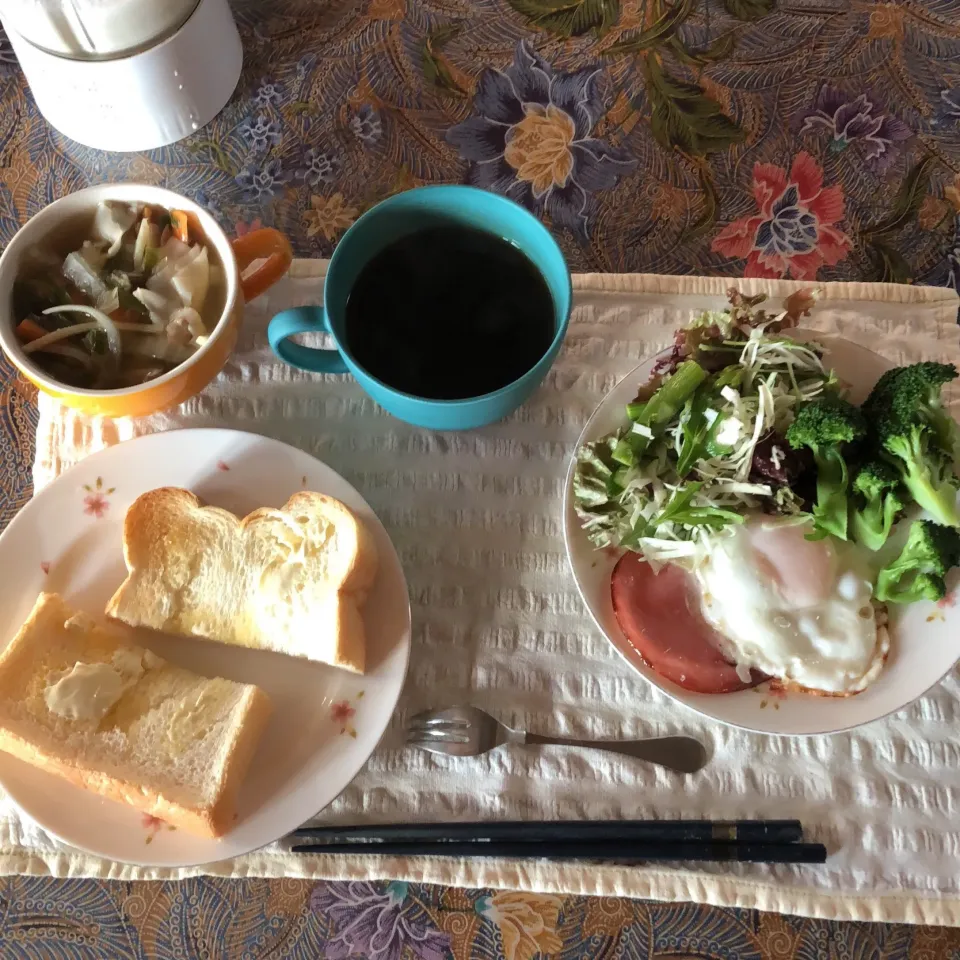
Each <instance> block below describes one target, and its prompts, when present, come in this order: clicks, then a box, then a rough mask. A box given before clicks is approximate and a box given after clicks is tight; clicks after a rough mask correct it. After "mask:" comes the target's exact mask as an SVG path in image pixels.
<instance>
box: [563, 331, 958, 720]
mask: <svg viewBox="0 0 960 960" xmlns="http://www.w3.org/2000/svg"><path fill="white" fill-rule="evenodd" d="M793 335H794V336H795V337H796V338H797V339H806V338H810V339H816V340H818V341H819V342H820V343H822V344H823V345H824V347H826V350H827V352H826V355H825V357H824V364H825V365H826V366H827V367H828V368H833V369H834V370H835V371H836V373H837V375H838V377H840V379H841V380H844V381H846V382H847V383H848V384H849V385H850V393H849V396H850V398H851V399H852V400H853V402H854V403H861V402H862V401H863V400H864V399H865V398H866V396H867V394H868V393H869V392H870V389H871V388H872V387H873V384H874V383H875V382H876V381H877V379H878V378H879V376H880V375H881V374H882V373H883V372H884V371H885V370H887V369H889V368H890V367H891V366H892V364H890V363H889V362H888V361H886V360H885V359H884V358H883V357H881V356H879V355H877V354H875V353H873V352H872V351H870V350H867V349H866V348H864V347H861V346H859V345H857V344H855V343H851V342H850V341H849V340H843V339H840V338H837V337H827V336H822V335H816V334H812V333H801V332H800V331H795V332H794V334H793ZM657 359H658V358H657V357H654V358H652V359H650V360H648V361H647V362H646V363H642V364H641V365H640V366H639V367H637V368H636V369H635V370H633V371H631V372H630V373H628V374H627V376H626V377H624V378H623V380H621V381H620V383H618V384H617V386H616V387H615V388H614V389H613V390H611V391H610V393H608V394H607V395H606V396H605V397H604V398H603V400H602V401H601V403H600V405H599V406H598V407H597V409H596V410H595V411H594V413H593V415H592V416H591V417H590V420H589V421H588V422H587V425H586V427H584V430H583V433H582V434H581V435H580V440H579V442H578V444H577V446H578V447H579V446H580V445H581V444H583V443H587V442H589V441H592V440H597V439H599V438H600V437H602V436H603V435H604V434H606V433H610V432H611V431H612V430H615V429H617V428H618V427H620V426H622V424H623V423H624V420H625V417H626V411H625V409H624V408H625V406H626V404H627V403H629V402H630V401H632V400H633V399H634V397H635V396H636V391H637V387H638V386H639V385H640V384H642V383H645V382H646V381H647V380H648V379H649V378H650V372H651V370H652V369H653V365H654V364H655V363H656V361H657ZM575 463H576V460H575V459H574V460H573V461H572V462H571V464H570V468H569V471H568V473H567V480H566V484H565V487H564V508H563V517H564V531H563V533H564V541H565V543H566V547H567V557H568V558H569V561H570V567H571V569H572V571H573V576H574V579H575V580H576V583H577V588H578V590H579V591H580V596H581V597H582V598H583V602H584V603H585V604H586V606H587V608H588V609H589V611H590V614H591V616H592V617H593V619H594V621H595V622H596V624H597V626H598V627H599V628H600V630H601V631H602V632H603V633H604V635H605V636H606V637H607V639H608V640H609V641H610V642H611V643H612V644H613V645H614V647H616V649H617V650H618V651H619V652H620V654H622V656H623V657H624V658H625V659H626V661H627V662H628V663H629V664H630V665H631V666H632V667H633V668H634V669H635V670H636V671H637V672H638V673H640V674H642V675H643V676H644V677H646V678H647V680H649V681H650V682H651V683H652V684H654V686H656V687H658V688H659V689H660V690H662V691H663V692H664V693H665V694H667V696H669V697H672V698H673V699H674V700H675V701H677V702H678V703H682V704H683V705H684V706H687V707H690V708H691V709H692V710H696V711H697V712H698V713H700V714H703V715H704V716H707V717H712V718H713V719H714V720H720V721H722V722H723V723H728V724H730V725H731V726H735V727H741V728H743V729H745V730H754V731H756V732H758V733H775V734H787V735H801V734H820V733H838V732H840V731H841V730H848V729H850V728H851V727H858V726H860V725H862V724H864V723H870V722H871V721H872V720H878V719H879V718H881V717H885V716H887V715H888V714H890V713H893V712H895V711H897V710H900V709H902V708H903V707H905V706H907V704H909V703H911V702H912V701H913V700H916V699H917V697H920V696H922V695H923V694H924V693H926V692H927V690H929V689H930V688H931V687H932V686H934V685H935V684H936V683H938V682H939V681H940V680H941V679H942V678H943V676H944V675H945V674H946V673H947V672H948V671H949V670H950V668H951V667H953V665H954V664H955V663H956V662H957V660H958V659H960V607H955V606H954V605H953V602H954V599H953V598H954V596H955V593H956V591H955V590H951V591H950V592H949V593H948V594H947V596H946V597H945V598H944V599H943V600H941V601H940V603H939V604H935V603H931V602H929V601H923V602H920V603H914V604H910V605H909V606H907V607H897V606H896V605H894V604H891V611H890V613H891V626H890V634H891V651H890V657H889V659H888V661H887V664H886V667H885V669H884V670H883V672H882V673H881V674H880V677H879V678H878V679H877V680H876V682H875V683H873V684H871V686H869V687H868V688H867V689H866V690H864V691H863V692H862V693H859V694H857V695H856V696H853V697H817V696H813V695H811V694H803V693H783V692H776V693H772V692H771V691H770V689H769V685H768V684H766V683H764V684H761V685H760V686H758V687H754V688H752V689H750V690H742V691H739V692H737V693H722V694H703V693H694V692H692V691H690V690H684V689H683V688H682V687H679V686H677V685H676V684H674V683H672V682H671V681H669V680H666V679H664V678H663V677H661V676H660V675H659V674H658V673H656V672H655V671H654V670H652V669H651V668H650V667H649V666H648V665H647V664H646V663H644V661H643V658H642V657H641V656H640V654H639V652H638V651H637V649H636V648H635V647H634V646H633V644H632V643H631V642H630V641H629V640H628V639H627V637H626V636H624V634H623V631H622V630H621V629H620V626H619V625H618V623H617V619H616V617H615V616H614V612H613V604H612V602H611V598H610V577H611V574H612V572H613V568H614V566H615V565H616V561H617V559H618V554H617V553H616V552H615V551H610V550H596V549H595V548H594V547H593V545H592V544H591V543H590V541H589V540H588V539H587V536H586V534H585V533H584V532H583V530H582V529H581V527H580V523H579V521H578V519H577V515H576V512H575V510H574V505H573V470H574V466H575ZM950 582H951V584H952V583H953V581H950Z"/></svg>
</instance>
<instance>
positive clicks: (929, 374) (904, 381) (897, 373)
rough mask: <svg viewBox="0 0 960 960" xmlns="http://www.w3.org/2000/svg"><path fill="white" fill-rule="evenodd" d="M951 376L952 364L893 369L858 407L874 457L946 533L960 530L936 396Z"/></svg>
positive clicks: (949, 431)
mask: <svg viewBox="0 0 960 960" xmlns="http://www.w3.org/2000/svg"><path fill="white" fill-rule="evenodd" d="M956 376H957V370H956V368H955V367H954V366H953V365H952V364H942V363H916V364H912V365H911V366H907V367H897V368H896V369H894V370H889V371H887V373H885V374H884V375H883V376H882V377H881V378H880V379H879V380H878V381H877V383H876V385H875V386H874V388H873V390H872V391H871V393H870V396H869V397H867V399H866V401H865V402H864V404H863V412H864V415H865V417H866V418H867V421H868V423H869V424H870V431H871V440H872V443H873V445H874V447H875V449H876V450H877V452H878V453H879V454H880V455H881V456H882V457H883V458H884V459H885V460H887V461H888V462H889V463H890V464H891V465H892V466H893V467H894V468H895V469H896V470H897V472H898V474H899V476H900V479H901V481H902V482H903V484H904V486H905V487H906V488H907V491H908V492H909V493H910V496H911V497H913V499H914V500H915V501H916V502H917V503H918V504H919V505H920V506H921V507H922V508H923V509H924V510H926V511H928V512H929V513H930V514H931V515H932V516H933V518H934V519H935V520H936V521H937V522H938V523H943V524H947V525H948V526H951V527H956V526H960V511H958V510H957V487H958V484H960V481H958V479H957V477H956V474H955V472H954V467H953V464H954V460H955V458H956V453H957V443H956V425H955V424H954V422H953V420H952V419H951V418H950V416H949V414H947V412H946V411H945V410H944V408H943V405H942V400H941V395H940V391H941V388H942V386H943V384H944V383H948V382H950V381H951V380H953V379H955V378H956Z"/></svg>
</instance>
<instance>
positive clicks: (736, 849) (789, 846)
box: [292, 839, 827, 863]
mask: <svg viewBox="0 0 960 960" xmlns="http://www.w3.org/2000/svg"><path fill="white" fill-rule="evenodd" d="M292 851H293V853H325V854H347V855H349V856H400V857H421V856H428V857H514V858H520V859H549V860H603V861H612V862H616V863H623V862H625V861H638V862H642V861H648V860H700V861H706V860H711V861H725V862H730V861H736V862H740V863H824V862H825V861H826V859H827V850H826V847H824V846H823V845H822V844H819V843H730V842H727V841H663V840H628V841H624V840H622V839H620V840H584V841H576V840H574V841H571V840H552V841H546V842H544V843H530V842H526V841H517V840H514V841H501V840H490V841H472V842H471V841H458V840H447V841H437V842H429V841H427V842H423V843H419V842H409V843H390V842H384V841H382V840H378V841H373V842H371V843H359V842H356V841H355V842H353V843H307V844H300V845H297V846H294V847H292Z"/></svg>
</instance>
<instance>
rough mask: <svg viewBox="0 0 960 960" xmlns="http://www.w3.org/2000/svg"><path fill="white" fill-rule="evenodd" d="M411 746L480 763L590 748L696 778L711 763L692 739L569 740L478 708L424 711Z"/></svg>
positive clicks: (415, 720) (415, 721)
mask: <svg viewBox="0 0 960 960" xmlns="http://www.w3.org/2000/svg"><path fill="white" fill-rule="evenodd" d="M407 743H408V744H411V745H412V746H415V747H420V749H421V750H429V751H430V752H431V753H445V754H448V755H449V756H453V757H476V756H479V755H480V754H481V753H486V752H487V751H488V750H494V749H496V748H497V747H501V746H503V745H504V744H506V743H513V744H518V745H522V746H546V745H549V746H560V747H587V748H589V749H591V750H606V751H607V752H608V753H620V754H623V755H624V756H627V757H635V758H636V759H638V760H645V761H646V762H647V763H654V764H657V765H658V766H661V767H666V769H667V770H675V771H676V772H677V773H696V772H697V770H700V769H701V768H702V767H703V766H704V765H705V764H706V762H707V750H706V748H705V747H704V745H703V744H702V743H701V742H700V741H699V740H694V739H693V737H650V738H648V739H646V740H571V739H569V738H567V737H543V736H541V735H540V734H538V733H527V732H526V731H524V730H513V729H511V728H510V727H508V726H506V725H505V724H503V723H500V721H499V720H497V719H496V718H495V717H492V716H490V714H489V713H486V712H485V711H483V710H480V709H478V708H477V707H468V706H459V707H448V708H447V709H445V710H425V711H424V712H423V713H418V714H416V716H414V717H412V718H411V719H410V724H409V726H408V727H407Z"/></svg>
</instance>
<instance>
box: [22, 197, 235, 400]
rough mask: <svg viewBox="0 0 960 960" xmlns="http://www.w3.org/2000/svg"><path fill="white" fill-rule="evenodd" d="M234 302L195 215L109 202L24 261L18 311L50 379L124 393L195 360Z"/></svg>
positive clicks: (29, 349) (33, 356)
mask: <svg viewBox="0 0 960 960" xmlns="http://www.w3.org/2000/svg"><path fill="white" fill-rule="evenodd" d="M61 239H63V242H60V240H61ZM225 298H226V294H225V278H224V272H223V268H222V265H221V264H220V261H219V258H218V256H217V253H216V250H215V249H214V247H213V246H212V245H211V244H209V243H207V241H206V238H205V236H204V235H203V231H202V229H201V227H200V224H199V222H198V221H197V218H196V216H195V215H194V214H192V213H187V212H185V211H182V210H166V209H164V208H163V207H158V206H145V205H130V204H127V203H119V202H111V201H107V202H104V203H101V204H99V205H98V207H97V212H96V215H95V216H94V218H93V222H92V223H89V222H88V223H87V224H86V225H85V227H84V229H83V232H82V233H80V234H79V235H78V234H77V233H76V232H74V231H70V232H69V234H68V235H67V236H66V237H64V238H51V239H50V240H48V242H47V243H46V244H44V245H43V246H38V247H37V248H35V249H34V250H32V251H30V253H29V254H28V255H27V256H26V257H25V258H24V260H23V262H22V263H21V268H20V273H19V276H18V277H17V280H16V282H15V283H14V288H13V313H14V317H15V321H16V324H17V326H16V333H17V337H18V339H19V341H20V343H21V345H22V347H23V350H24V353H26V354H28V356H29V358H30V360H31V361H32V362H33V363H35V364H36V365H37V366H38V367H39V368H40V369H41V370H42V371H43V372H44V373H46V374H47V375H48V376H51V377H53V378H54V379H56V380H58V381H59V382H60V383H63V384H65V385H67V386H70V387H80V388H86V389H93V390H119V389H123V388H125V387H133V386H136V385H138V384H141V383H146V382H147V381H149V380H153V379H154V378H156V377H159V376H162V375H163V374H165V373H167V372H169V371H170V370H173V369H174V368H175V367H177V366H179V365H180V364H181V363H183V362H184V361H185V360H187V359H189V358H190V357H191V356H192V355H193V354H194V353H195V352H196V350H198V349H199V348H200V347H201V346H202V345H203V344H204V343H205V342H206V340H207V338H208V337H209V335H210V334H211V333H212V332H213V328H214V327H215V326H216V324H217V323H218V321H219V319H220V316H221V314H222V313H223V307H224V303H225Z"/></svg>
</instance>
